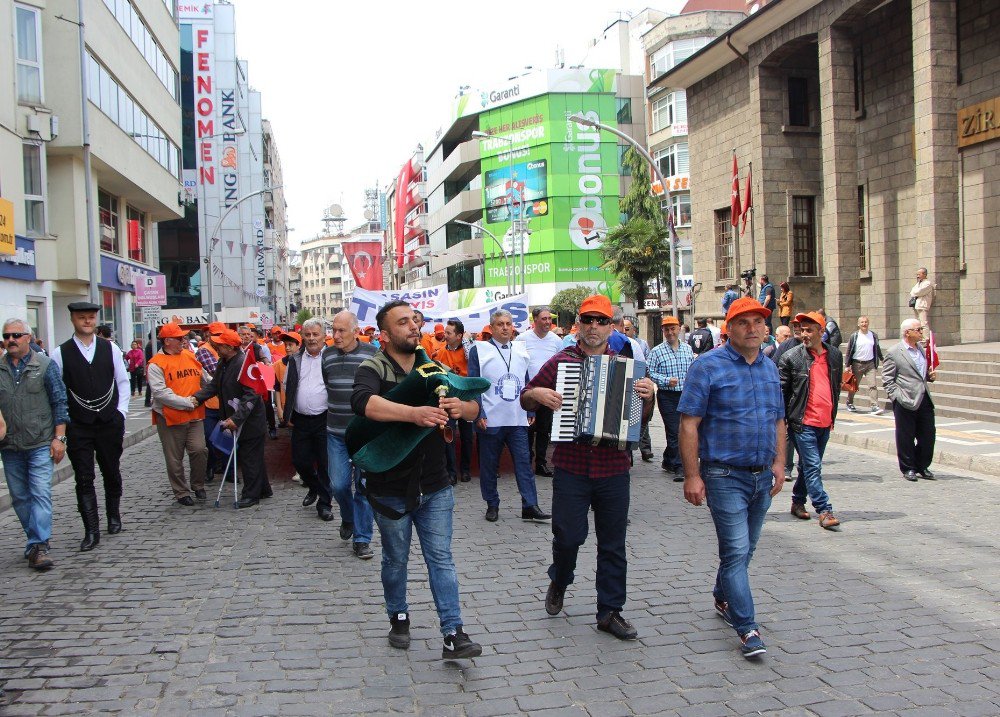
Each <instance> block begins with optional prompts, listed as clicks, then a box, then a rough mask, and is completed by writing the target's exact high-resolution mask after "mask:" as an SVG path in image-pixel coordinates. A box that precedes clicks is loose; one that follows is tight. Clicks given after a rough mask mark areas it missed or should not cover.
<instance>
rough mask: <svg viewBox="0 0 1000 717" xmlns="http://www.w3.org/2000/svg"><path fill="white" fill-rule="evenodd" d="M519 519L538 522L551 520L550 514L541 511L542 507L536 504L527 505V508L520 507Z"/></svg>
mask: <svg viewBox="0 0 1000 717" xmlns="http://www.w3.org/2000/svg"><path fill="white" fill-rule="evenodd" d="M521 520H534V521H536V522H539V523H544V522H546V521H548V520H552V516H551V515H549V514H548V513H543V512H542V509H541V508H539V507H538V506H537V505H529V506H528V507H527V508H522V509H521Z"/></svg>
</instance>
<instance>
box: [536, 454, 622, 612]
mask: <svg viewBox="0 0 1000 717" xmlns="http://www.w3.org/2000/svg"><path fill="white" fill-rule="evenodd" d="M554 473H555V474H554V475H553V477H552V565H551V566H549V579H550V580H551V581H552V582H554V583H555V584H556V585H558V586H559V587H566V586H567V585H571V584H572V583H573V578H574V571H575V570H576V556H577V554H578V553H579V551H580V546H581V545H583V544H584V542H586V540H587V527H588V525H587V521H588V519H589V518H588V516H589V514H590V510H591V509H593V511H594V532H595V533H596V534H597V579H596V583H597V618H598V619H600V618H602V617H604V616H605V615H607V614H608V613H609V612H612V611H614V610H621V609H622V607H624V605H625V586H626V575H627V572H628V559H627V557H626V555H625V533H626V530H627V527H626V526H627V525H628V506H629V474H628V473H621V474H619V475H616V476H610V477H608V478H590V477H588V476H580V475H574V474H573V473H568V472H566V471H564V470H563V469H561V468H559V467H558V466H557V467H556V469H555V472H554Z"/></svg>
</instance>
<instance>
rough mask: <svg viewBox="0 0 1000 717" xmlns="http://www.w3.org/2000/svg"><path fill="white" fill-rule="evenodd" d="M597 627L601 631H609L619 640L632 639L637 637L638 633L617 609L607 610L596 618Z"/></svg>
mask: <svg viewBox="0 0 1000 717" xmlns="http://www.w3.org/2000/svg"><path fill="white" fill-rule="evenodd" d="M597 629H598V630H600V631H601V632H609V633H611V634H612V635H614V636H615V637H617V638H618V639H619V640H634V639H636V638H637V637H639V633H638V632H636V630H635V628H634V627H632V623H630V622H629V621H628V620H626V619H625V618H623V617H622V614H621V613H620V612H618V611H617V610H616V611H615V612H609V613H608V614H607V615H605V616H604V617H602V618H601V619H600V620H598V621H597Z"/></svg>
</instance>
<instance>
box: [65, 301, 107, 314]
mask: <svg viewBox="0 0 1000 717" xmlns="http://www.w3.org/2000/svg"><path fill="white" fill-rule="evenodd" d="M68 308H69V311H70V313H73V312H74V311H100V310H101V307H100V306H98V305H97V304H94V303H92V302H90V301H74V302H73V303H72V304H70V305H69V307H68Z"/></svg>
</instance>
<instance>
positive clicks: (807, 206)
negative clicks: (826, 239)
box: [792, 197, 819, 276]
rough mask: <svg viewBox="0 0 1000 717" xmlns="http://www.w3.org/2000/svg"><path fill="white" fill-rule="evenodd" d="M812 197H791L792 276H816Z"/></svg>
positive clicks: (813, 200) (814, 209)
mask: <svg viewBox="0 0 1000 717" xmlns="http://www.w3.org/2000/svg"><path fill="white" fill-rule="evenodd" d="M815 201H816V200H815V198H814V197H792V276H818V275H819V262H818V258H819V257H818V252H817V250H816V207H815Z"/></svg>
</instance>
